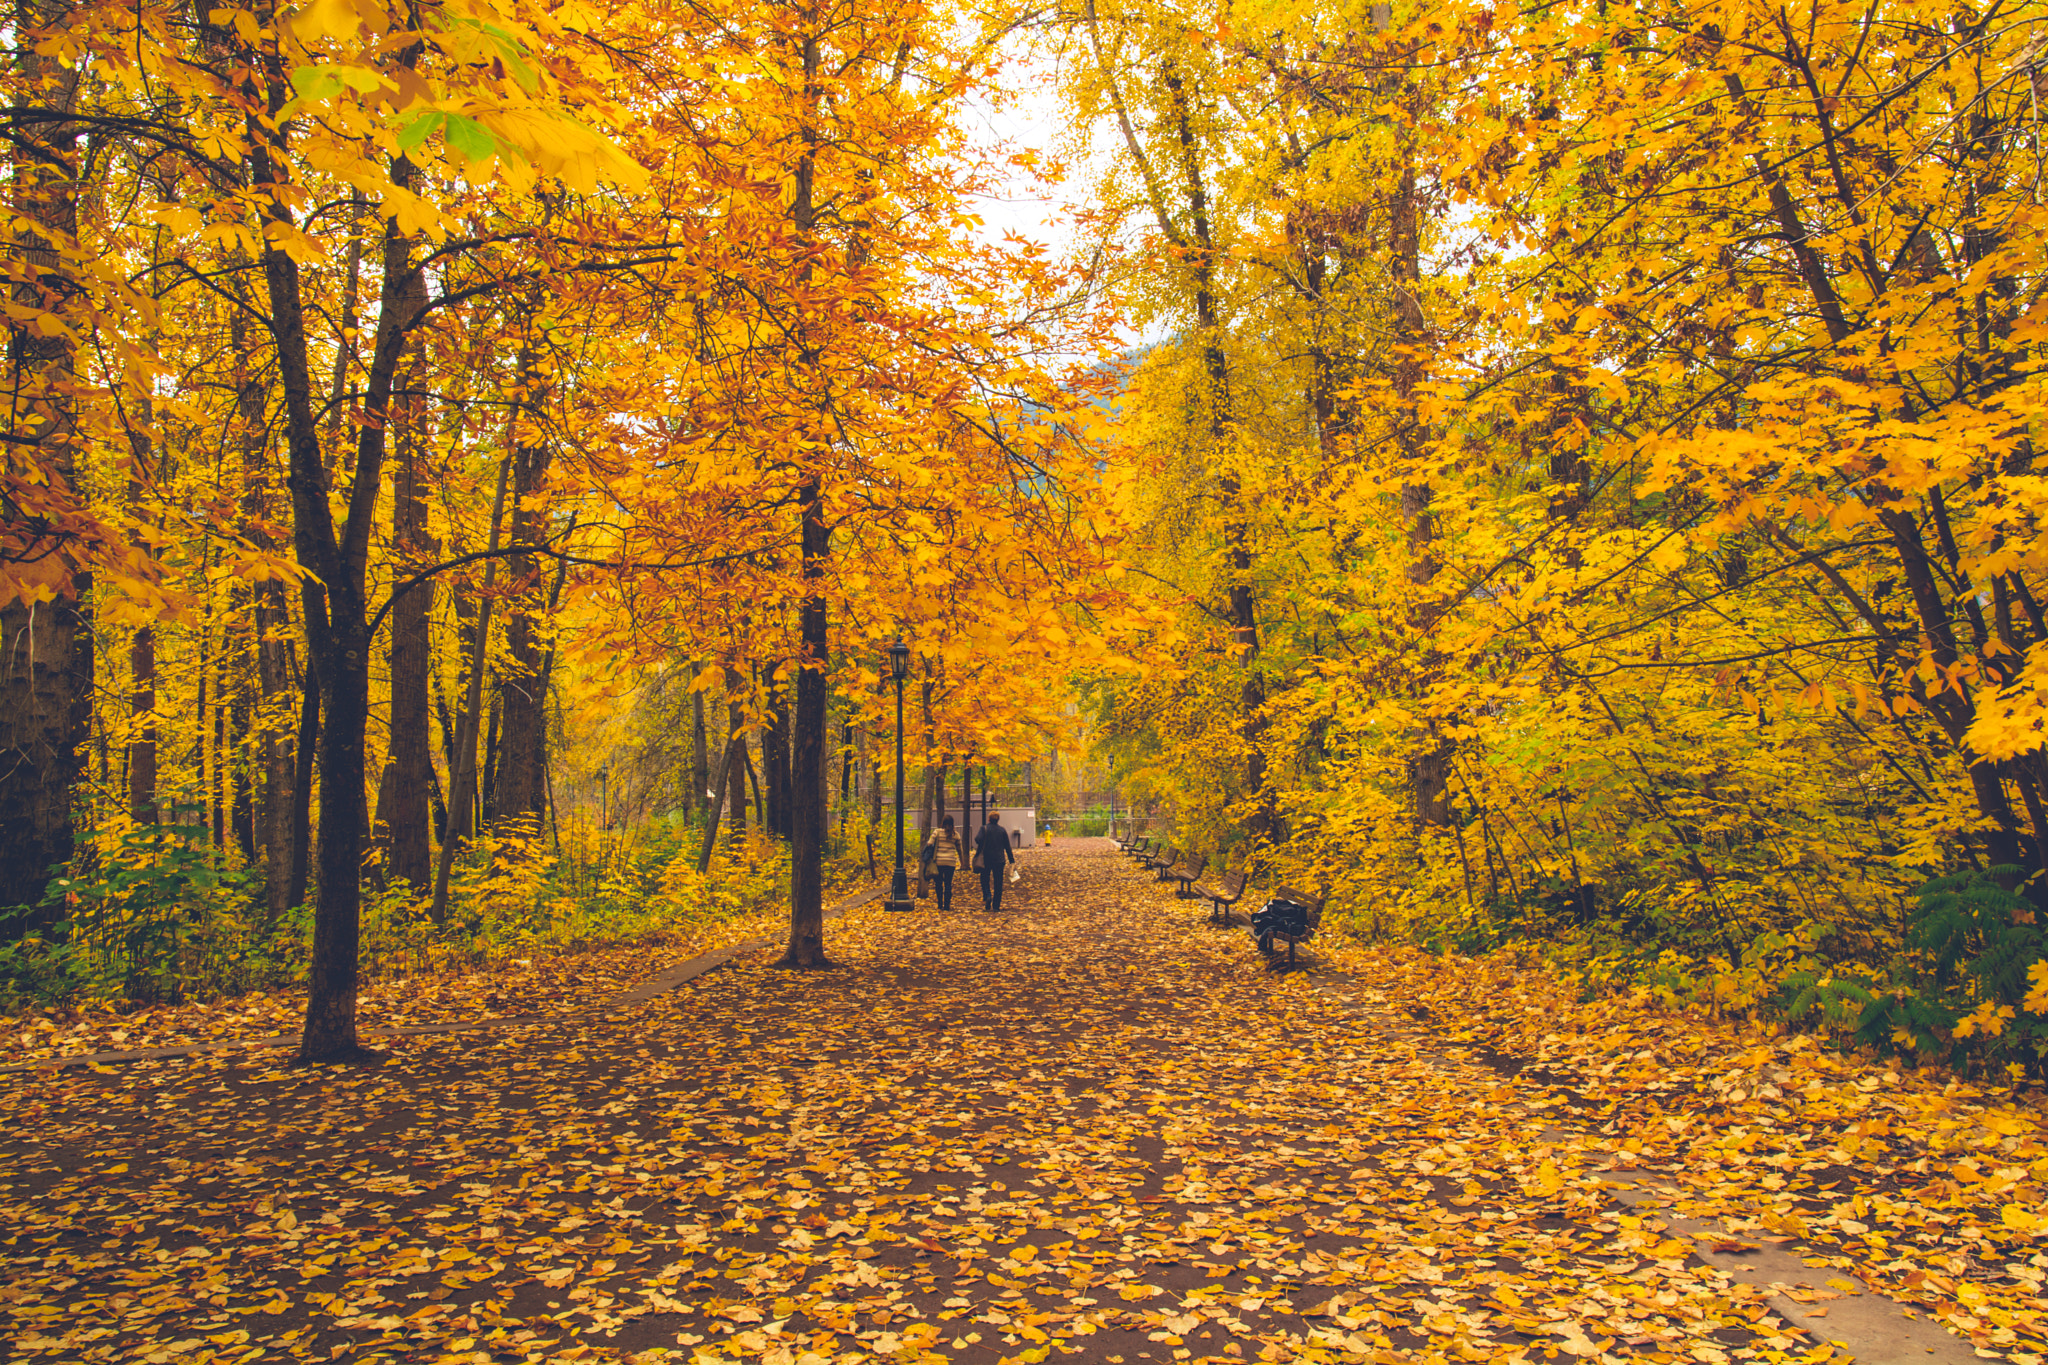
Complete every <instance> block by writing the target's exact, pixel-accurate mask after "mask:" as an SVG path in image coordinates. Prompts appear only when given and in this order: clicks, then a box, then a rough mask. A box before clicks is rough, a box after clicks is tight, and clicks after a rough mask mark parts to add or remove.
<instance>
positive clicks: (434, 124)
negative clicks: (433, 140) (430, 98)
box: [398, 109, 448, 152]
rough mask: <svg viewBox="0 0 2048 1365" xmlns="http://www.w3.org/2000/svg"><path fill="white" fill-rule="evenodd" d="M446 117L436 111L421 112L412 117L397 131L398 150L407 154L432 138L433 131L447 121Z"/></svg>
mask: <svg viewBox="0 0 2048 1365" xmlns="http://www.w3.org/2000/svg"><path fill="white" fill-rule="evenodd" d="M447 117H448V116H447V115H446V114H443V113H442V112H441V111H440V110H438V109H427V110H423V111H422V112H420V113H419V114H416V115H414V116H413V117H412V118H411V119H410V120H409V121H408V122H407V123H406V125H405V126H404V127H403V128H400V129H399V130H398V150H399V151H401V152H409V151H411V150H412V149H413V148H415V147H417V146H419V145H420V144H421V143H422V142H425V141H426V140H427V139H428V138H429V137H431V136H433V133H434V130H435V129H437V128H439V127H440V126H441V125H442V123H444V122H445V121H446V120H447Z"/></svg>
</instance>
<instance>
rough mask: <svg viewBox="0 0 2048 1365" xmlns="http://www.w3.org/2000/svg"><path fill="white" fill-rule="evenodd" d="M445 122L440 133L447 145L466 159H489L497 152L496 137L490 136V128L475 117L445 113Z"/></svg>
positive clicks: (473, 160)
mask: <svg viewBox="0 0 2048 1365" xmlns="http://www.w3.org/2000/svg"><path fill="white" fill-rule="evenodd" d="M444 117H445V120H446V124H445V127H444V128H443V129H442V133H441V135H442V136H443V137H445V138H446V139H448V145H449V146H450V147H451V148H453V149H454V150H455V151H457V152H459V153H461V154H462V156H463V157H464V159H466V160H468V161H472V162H475V161H489V160H490V159H491V158H492V157H493V156H496V155H497V153H498V139H496V138H494V137H492V136H491V130H490V129H488V128H486V127H484V126H483V125H482V124H481V123H478V122H477V121H476V120H475V119H469V118H464V117H463V116H462V115H460V114H448V115H445V116H444Z"/></svg>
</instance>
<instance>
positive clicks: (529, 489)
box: [493, 301, 553, 828]
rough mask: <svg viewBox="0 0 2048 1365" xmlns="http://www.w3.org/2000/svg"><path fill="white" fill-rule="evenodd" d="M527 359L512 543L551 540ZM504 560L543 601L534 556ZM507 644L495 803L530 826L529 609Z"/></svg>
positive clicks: (542, 401) (543, 731) (537, 683)
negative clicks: (502, 735) (542, 497)
mask: <svg viewBox="0 0 2048 1365" xmlns="http://www.w3.org/2000/svg"><path fill="white" fill-rule="evenodd" d="M536 302H537V301H536ZM527 354H528V355H529V357H533V359H532V360H531V362H530V363H529V365H528V367H527V369H526V370H525V372H524V373H523V374H522V376H521V382H520V391H519V402H520V405H521V407H522V408H523V409H524V416H525V419H526V420H525V422H524V423H522V424H521V428H520V430H521V435H520V438H519V439H518V440H517V441H516V442H515V443H514V445H513V463H512V528H511V535H512V543H513V544H514V545H537V544H539V543H540V542H541V541H543V540H545V539H546V538H547V512H546V510H545V508H544V507H543V506H542V503H541V492H542V490H543V489H544V488H545V487H546V484H547V477H548V464H549V460H550V458H551V452H552V449H553V447H552V446H551V445H550V444H549V442H548V441H547V440H546V438H545V436H544V434H543V431H542V426H541V421H542V415H543V412H544V410H545V407H546V403H547V399H548V393H547V376H546V371H545V369H544V367H543V365H542V364H541V363H540V362H539V359H538V354H537V353H536V352H532V351H529V352H528V353H527ZM507 562H508V564H509V566H510V569H509V571H510V573H511V576H512V580H513V581H514V582H515V583H517V584H520V585H521V591H522V593H524V594H525V595H526V597H527V598H529V599H531V598H535V597H538V596H539V592H538V589H539V586H540V573H539V570H538V569H537V567H536V564H535V560H534V557H533V556H532V555H515V556H513V557H512V558H511V559H510V560H509V561H507ZM505 645H506V654H507V656H508V660H507V671H506V673H505V676H504V679H503V684H502V694H501V695H502V697H503V700H504V708H505V731H504V742H503V747H502V749H501V750H500V753H499V771H498V780H497V783H496V789H495V797H496V799H495V801H494V802H493V805H494V807H495V813H496V816H497V817H498V818H500V819H513V820H531V819H534V818H535V817H536V816H537V815H538V814H539V812H540V810H541V809H542V807H543V806H544V805H545V804H546V792H545V790H544V789H543V783H542V762H543V755H544V754H545V753H546V752H547V708H546V706H545V704H544V703H545V701H546V696H545V688H546V681H545V679H544V678H543V677H542V667H541V665H542V649H541V643H540V631H539V629H538V628H537V625H536V617H535V614H534V612H533V611H532V609H531V608H530V607H527V606H524V605H520V606H515V607H511V608H508V610H507V614H506V618H505ZM535 827H536V828H538V825H537V824H536V826H535Z"/></svg>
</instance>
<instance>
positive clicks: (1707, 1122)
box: [0, 842, 2048, 1365]
mask: <svg viewBox="0 0 2048 1365" xmlns="http://www.w3.org/2000/svg"><path fill="white" fill-rule="evenodd" d="M1024 870H1025V874H1026V880H1025V882H1024V884H1023V886H1022V887H1021V888H1019V889H1018V891H1019V892H1020V893H1021V894H1017V895H1016V898H1015V901H1014V909H1013V910H1012V911H1009V912H1007V913H1005V914H1003V915H1001V916H989V915H984V914H982V913H980V912H978V911H976V910H972V909H971V908H970V907H971V906H972V905H973V902H974V897H973V894H972V892H971V891H969V892H967V893H966V894H964V895H963V896H962V897H961V909H960V910H959V911H957V912H956V913H955V914H954V915H952V916H950V917H941V916H939V915H938V914H936V913H935V912H934V911H932V910H931V908H930V904H929V902H926V903H924V905H923V906H922V907H921V908H920V911H919V913H918V914H916V915H908V916H891V915H888V914H886V913H885V912H883V911H881V910H880V909H879V908H878V907H874V908H868V909H863V910H860V911H858V912H856V913H855V914H853V915H852V916H851V917H850V918H849V919H848V920H847V921H846V922H844V923H843V924H839V925H835V926H834V928H833V931H832V932H831V934H830V941H831V945H832V952H833V955H834V957H835V958H836V960H837V961H838V963H839V964H840V965H839V966H838V967H837V968H835V969H834V970H831V971H826V972H818V973H789V972H783V971H778V970H775V969H774V968H772V967H771V966H769V965H768V962H769V960H770V955H768V954H755V955H751V956H749V957H746V958H743V959H741V960H739V961H738V962H736V963H735V964H734V965H732V966H731V967H728V968H725V969H723V970H720V971H716V972H713V973H712V974H710V975H708V976H705V977H703V978H701V979H699V980H698V981H696V982H694V983H692V984H690V985H688V986H685V987H684V988H682V989H681V990H680V991H678V992H676V993H674V994H673V995H668V996H663V997H658V998H657V999H655V1000H653V1001H651V1002H648V1003H646V1004H643V1005H640V1006H635V1007H632V1008H630V1009H626V1010H622V1011H619V1012H617V1013H613V1014H608V1015H603V1016H596V1017H592V1016H585V1017H580V1018H570V1017H562V1018H558V1019H553V1020H548V1021H544V1022H540V1023H534V1024H527V1025H520V1026H515V1027H508V1028H506V1029H503V1030H499V1031H486V1032H479V1033H469V1034H451V1035H441V1036H434V1037H427V1038H417V1039H408V1040H403V1041H395V1042H392V1043H390V1044H388V1045H386V1052H385V1056H384V1060H383V1061H382V1062H381V1063H379V1064H377V1065H372V1066H367V1067H361V1068H354V1069H318V1070H305V1069H292V1068H289V1067H286V1066H284V1065H282V1064H281V1062H280V1060H279V1058H278V1057H277V1056H276V1055H275V1054H250V1053H227V1054H216V1055H212V1056H203V1057H196V1058H190V1059H178V1060H173V1061H160V1062H148V1063H138V1064H135V1065H132V1066H124V1067H120V1068H117V1069H115V1071H114V1072H113V1074H98V1073H94V1072H90V1071H82V1070H77V1069H73V1070H70V1071H65V1072H62V1073H46V1074H38V1075H31V1076H17V1077H14V1078H11V1083H10V1085H9V1086H8V1087H7V1089H6V1090H5V1091H4V1092H0V1132H4V1134H5V1152H4V1167H0V1169H4V1175H0V1220H4V1221H0V1227H4V1229H5V1230H4V1232H0V1254H4V1265H0V1339H4V1340H6V1341H8V1342H9V1343H10V1345H11V1346H12V1348H13V1350H14V1352H15V1354H16V1357H17V1358H20V1359H24V1360H43V1361H79V1360H116V1359H119V1360H133V1359H143V1360H152V1361H170V1360H184V1361H200V1360H209V1359H210V1360H222V1361H225V1360H285V1359H292V1358H305V1359H316V1360H330V1359H335V1358H342V1359H347V1360H351V1361H362V1360H370V1359H380V1360H394V1361H396V1360H407V1361H411V1360H418V1361H444V1360H469V1361H491V1360H512V1359H517V1358H522V1357H525V1358H531V1359H535V1360H560V1359H611V1358H619V1357H625V1356H635V1357H637V1358H639V1359H642V1360H655V1359H680V1360H688V1359H691V1358H693V1357H699V1358H706V1359H716V1360H723V1361H735V1360H763V1361H770V1362H794V1361H810V1362H813V1365H815V1363H816V1362H819V1361H824V1360H833V1361H845V1360H853V1359H867V1358H875V1357H883V1358H892V1359H896V1360H905V1361H910V1360H931V1359H942V1360H970V1361H990V1362H992V1361H998V1360H1008V1361H1039V1360H1059V1359H1068V1358H1071V1359H1075V1360H1085V1361H1106V1362H1111V1363H1112V1365H1115V1363H1116V1362H1124V1365H1136V1362H1139V1361H1150V1362H1161V1363H1162V1365H1163V1363H1164V1362H1168V1361H1177V1360H1209V1361H1217V1362H1238V1361H1243V1360H1249V1359H1266V1360H1328V1361H1361V1360H1382V1361H1384V1360H1396V1359H1413V1360H1489V1359H1512V1358H1518V1357H1524V1358H1529V1359H1555V1358H1562V1357H1568V1356H1581V1357H1588V1358H1596V1357H1605V1358H1609V1359H1615V1360H1663V1361H1671V1360H1699V1361H1708V1362H1713V1361H1721V1360H1743V1359H1757V1360H1778V1359H1800V1360H1803V1359H1825V1358H1828V1357H1829V1356H1830V1355H1832V1354H1834V1348H1832V1347H1830V1346H1828V1345H1827V1344H1825V1343H1824V1342H1820V1341H1817V1340H1815V1339H1813V1338H1809V1337H1806V1336H1803V1335H1800V1334H1798V1333H1796V1332H1794V1331H1792V1330H1791V1329H1789V1328H1787V1327H1786V1326H1785V1325H1784V1324H1783V1322H1782V1320H1781V1319H1779V1318H1778V1317H1777V1315H1776V1314H1775V1313H1774V1312H1773V1311H1772V1310H1771V1306H1770V1304H1769V1303H1768V1302H1767V1301H1766V1300H1765V1297H1764V1295H1765V1291H1764V1290H1763V1289H1761V1288H1758V1287H1754V1286H1749V1285H1745V1284H1742V1283H1739V1282H1737V1281H1732V1280H1730V1279H1728V1278H1727V1277H1726V1276H1725V1275H1723V1274H1722V1273H1721V1272H1720V1271H1717V1270H1715V1269H1713V1268H1711V1267H1708V1266H1706V1265H1704V1264H1702V1263H1701V1262H1700V1260H1699V1259H1698V1257H1696V1256H1694V1255H1691V1254H1690V1253H1689V1248H1688V1246H1687V1245H1686V1244H1685V1243H1684V1242H1683V1241H1682V1240H1680V1239H1677V1238H1674V1237H1672V1236H1670V1235H1669V1234H1668V1232H1667V1231H1666V1230H1665V1229H1664V1228H1663V1227H1662V1226H1661V1225H1660V1224H1659V1222H1658V1221H1657V1220H1656V1218H1655V1217H1654V1216H1652V1215H1653V1213H1654V1211H1653V1210H1648V1209H1646V1208H1643V1207H1638V1208H1636V1209H1634V1210H1633V1211H1631V1210H1630V1209H1629V1208H1627V1207H1626V1206H1624V1205H1622V1204H1619V1203H1617V1202H1615V1201H1614V1200H1613V1199H1612V1198H1611V1197H1610V1196H1609V1193H1608V1192H1607V1190H1606V1188H1605V1187H1604V1186H1603V1184H1602V1181H1603V1180H1606V1181H1617V1180H1635V1179H1641V1178H1643V1174H1644V1171H1645V1170H1649V1171H1653V1172H1654V1174H1655V1177H1656V1178H1657V1179H1658V1180H1660V1181H1663V1182H1665V1183H1670V1184H1673V1185H1675V1186H1676V1187H1677V1188H1679V1189H1681V1190H1683V1191H1684V1194H1683V1195H1682V1196H1681V1199H1680V1202H1681V1203H1683V1204H1684V1205H1685V1206H1686V1208H1685V1209H1683V1210H1681V1211H1689V1212H1708V1213H1713V1214H1715V1215H1717V1216H1719V1217H1720V1218H1721V1219H1722V1220H1723V1222H1724V1223H1725V1222H1726V1220H1727V1219H1731V1218H1732V1219H1734V1220H1736V1223H1737V1224H1739V1225H1740V1226H1736V1227H1731V1228H1729V1231H1730V1232H1731V1233H1735V1234H1737V1235H1749V1236H1753V1237H1754V1238H1756V1239H1759V1240H1760V1239H1762V1238H1764V1237H1771V1238H1777V1239H1788V1240H1787V1241H1786V1242H1785V1244H1786V1245H1789V1246H1792V1247H1794V1248H1796V1249H1802V1250H1804V1251H1805V1252H1806V1253H1807V1255H1808V1260H1807V1264H1808V1265H1809V1266H1811V1267H1812V1268H1813V1269H1812V1278H1811V1279H1810V1281H1808V1282H1806V1283H1805V1284H1804V1285H1803V1286H1802V1285H1799V1284H1792V1285H1788V1286H1787V1287H1788V1288H1790V1289H1791V1290H1793V1292H1795V1293H1798V1294H1801V1295H1808V1296H1811V1297H1813V1298H1816V1299H1819V1298H1824V1297H1825V1296H1827V1295H1828V1294H1830V1293H1831V1292H1832V1291H1830V1290H1829V1289H1828V1288H1827V1287H1826V1283H1827V1278H1828V1277H1830V1276H1835V1275H1839V1274H1840V1273H1842V1272H1843V1271H1845V1270H1849V1269H1855V1270H1859V1271H1864V1272H1867V1273H1869V1274H1870V1275H1872V1276H1873V1277H1874V1278H1876V1279H1877V1280H1879V1281H1881V1282H1883V1283H1885V1284H1887V1285H1889V1286H1891V1287H1894V1288H1895V1289H1896V1290H1897V1292H1898V1293H1899V1294H1900V1295H1902V1296H1909V1297H1910V1296H1919V1297H1920V1298H1921V1301H1922V1308H1921V1310H1920V1311H1923V1312H1940V1313H1946V1314H1948V1315H1950V1316H1951V1317H1952V1318H1954V1319H1955V1320H1956V1322H1957V1325H1958V1326H1961V1327H1963V1328H1964V1329H1966V1330H1969V1331H1972V1332H1973V1333H1974V1335H1975V1336H1976V1338H1977V1344H1978V1345H1979V1346H1980V1347H1981V1348H1982V1350H1983V1352H1986V1353H1989V1354H1991V1355H1993V1356H2002V1357H2006V1358H2011V1359H2015V1360H2021V1361H2028V1360H2031V1359H2032V1357H2031V1356H2029V1355H2028V1354H2027V1352H2029V1351H2031V1350H2036V1349H2038V1348H2039V1343H2040V1341H2041V1333H2040V1330H2039V1326H2038V1323H2039V1318H2040V1311H2041V1309H2042V1307H2043V1304H2042V1302H2041V1301H2040V1299H2039V1298H2038V1297H2037V1295H2038V1288H2037V1286H2038V1283H2039V1279H2040V1270H2039V1269H2038V1268H2037V1267H2035V1266H2034V1265H2033V1264H2032V1260H2033V1258H2034V1255H2035V1253H2034V1250H2033V1247H2032V1245H2031V1237H2030V1236H2029V1235H2028V1233H2027V1232H2026V1227H2027V1226H2028V1219H2030V1218H2031V1217H2033V1216H2034V1215H2035V1214H2037V1213H2038V1212H2039V1209H2040V1203H2039V1185H2038V1181H2039V1176H2038V1175H2037V1174H2036V1172H2035V1170H2034V1167H2033V1166H2032V1165H2030V1164H2028V1163H2030V1162H2034V1161H2040V1160H2041V1158H2042V1156H2043V1152H2042V1151H2041V1149H2040V1146H2039V1142H2038V1125H2036V1124H2035V1123H2034V1121H2033V1119H2032V1117H2031V1116H2030V1115H2027V1114H2025V1113H2021V1112H2018V1111H2014V1110H2012V1109H2010V1108H2000V1107H1997V1106H1990V1107H1986V1101H1985V1097H1982V1096H1977V1095H1974V1094H1972V1093H1971V1092H1969V1091H1967V1090H1965V1089H1963V1088H1962V1087H1959V1086H1953V1085H1951V1084H1950V1083H1948V1082H1947V1081H1946V1080H1942V1079H1935V1078H1929V1077H1922V1076H1894V1077H1892V1078H1889V1079H1888V1078H1886V1077H1885V1076H1884V1075H1883V1073H1882V1072H1878V1073H1873V1074H1868V1075H1866V1074H1864V1073H1863V1072H1862V1071H1861V1070H1859V1069H1858V1066H1857V1065H1855V1064H1853V1063H1850V1062H1848V1061H1844V1060H1840V1059H1831V1058H1827V1057H1823V1056H1821V1055H1819V1054H1818V1053H1816V1052H1815V1051H1814V1050H1812V1049H1810V1048H1796V1047H1786V1046H1777V1045H1772V1046H1765V1045H1763V1044H1760V1043H1756V1042H1754V1041H1745V1040H1743V1039H1741V1038H1739V1037H1735V1036H1733V1035H1717V1034H1714V1033H1711V1032H1708V1031H1704V1030H1702V1029H1700V1028H1698V1027H1697V1026H1694V1025H1690V1024H1687V1023H1685V1022H1683V1021H1679V1020H1674V1019H1671V1018H1669V1017H1662V1018H1652V1017H1648V1016H1645V1015H1643V1014H1642V1013H1641V1011H1640V1010H1639V1009H1631V1008H1629V1007H1627V1006H1626V1005H1624V1004H1619V1003H1617V1004H1613V1005H1602V1006H1596V1007H1579V1006H1576V1005H1574V1004H1573V1003H1572V1002H1571V1001H1570V1000H1568V999H1566V998H1564V997H1562V996H1560V995H1558V994H1556V993H1555V991H1554V988H1553V987H1551V986H1549V985H1548V984H1547V983H1546V982H1545V981H1544V980H1543V979H1542V978H1540V977H1538V976H1535V975H1533V974H1527V973H1515V972H1513V971H1512V970H1511V969H1509V968H1508V967H1506V966H1505V965H1504V964H1498V963H1495V964H1474V963H1458V962H1443V961H1439V960H1432V959H1419V958H1416V957H1414V956H1412V955H1409V954H1407V953H1403V952H1395V951H1391V950H1386V951H1367V950H1362V949H1354V948H1346V947H1341V946H1338V945H1335V944H1332V945H1325V947H1324V950H1323V951H1322V952H1320V953H1319V954H1317V955H1316V957H1317V961H1316V964H1315V965H1314V966H1313V967H1311V968H1309V969H1307V970H1303V971H1299V972H1294V973H1284V974H1283V973H1275V972H1273V971H1271V970H1270V969H1269V968H1268V966H1267V964H1265V963H1264V962H1263V961H1262V960H1261V959H1260V958H1259V957H1258V956H1257V954H1256V953H1254V952H1253V951H1252V949H1251V947H1250V945H1249V944H1248V942H1246V936H1245V934H1244V933H1243V931H1242V930H1241V929H1240V930H1236V931H1230V932H1226V931H1222V930H1218V929H1213V928H1210V927H1208V926H1207V925H1206V924H1205V923H1204V920H1203V913H1202V909H1201V907H1200V906H1199V905H1198V904H1195V903H1192V902H1177V901H1175V900H1174V899H1173V898H1172V896H1171V895H1170V894H1169V893H1167V892H1166V891H1164V890H1163V889H1159V888H1156V887H1155V886H1153V885H1151V884H1149V883H1147V882H1146V881H1144V880H1143V879H1142V877H1141V875H1140V874H1138V873H1136V872H1135V871H1133V870H1132V869H1130V868H1129V867H1128V865H1126V864H1124V863H1123V862H1122V861H1120V860H1119V859H1117V858H1116V857H1115V856H1114V855H1113V854H1111V853H1110V852H1109V851H1108V850H1107V846H1106V845H1105V844H1102V843H1099V842H1085V843H1077V844H1073V845H1062V846H1061V847H1060V848H1058V849H1054V850H1034V851H1032V852H1031V853H1029V854H1028V855H1027V857H1026V860H1025V863H1024ZM659 965H661V964H660V963H659V962H653V961H650V962H648V963H647V964H646V966H647V969H648V971H649V972H650V973H651V972H652V971H653V970H654V969H655V968H656V967H658V966H659ZM602 984H603V986H604V988H605V989H608V988H609V983H602ZM1731 1073H1733V1074H1731ZM1638 1168H1641V1169H1638ZM2041 1169H2042V1173H2048V1161H2042V1163H2041ZM1744 1229H1751V1230H1753V1231H1749V1232H1745V1231H1744ZM1916 1277H1917V1278H1916ZM1958 1344H1959V1345H1961V1343H1960V1342H1959V1343H1958ZM1964 1349H1965V1350H1967V1348H1964ZM1837 1358H1839V1357H1837Z"/></svg>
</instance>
